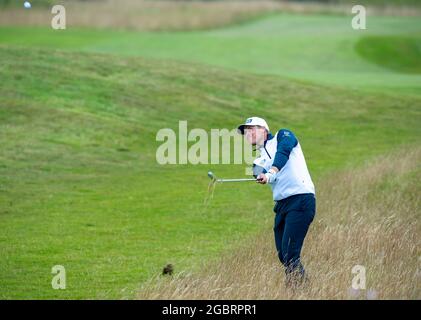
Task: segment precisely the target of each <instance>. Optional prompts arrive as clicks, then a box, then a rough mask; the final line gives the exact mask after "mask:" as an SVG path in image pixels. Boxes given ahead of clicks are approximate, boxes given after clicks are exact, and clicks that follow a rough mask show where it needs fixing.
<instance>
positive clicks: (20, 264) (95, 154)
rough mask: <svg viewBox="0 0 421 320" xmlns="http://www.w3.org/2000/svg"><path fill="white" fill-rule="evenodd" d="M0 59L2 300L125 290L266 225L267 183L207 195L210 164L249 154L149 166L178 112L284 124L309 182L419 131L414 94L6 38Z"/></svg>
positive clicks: (225, 172) (207, 125)
mask: <svg viewBox="0 0 421 320" xmlns="http://www.w3.org/2000/svg"><path fill="white" fill-rule="evenodd" d="M28 57H29V58H28ZM0 61H2V63H1V64H0V68H1V72H0V77H1V86H0V142H1V145H2V148H1V151H0V203H1V206H0V230H1V232H0V254H1V257H2V259H1V260H0V270H1V272H0V287H1V288H2V290H1V292H0V297H2V298H36V299H41V298H61V299H64V298H132V297H134V296H135V294H136V293H137V291H138V288H139V285H140V283H142V282H143V281H145V280H147V279H148V278H149V277H152V276H154V275H156V274H159V273H160V272H161V270H162V267H163V266H164V265H166V264H167V263H173V264H174V265H175V266H176V268H177V269H176V270H187V269H188V268H194V267H195V266H197V265H198V264H200V263H201V262H202V261H206V260H207V259H210V258H212V257H215V256H216V255H217V254H220V253H221V252H223V251H225V250H227V249H228V248H229V247H231V246H234V245H236V243H237V242H236V240H237V239H238V238H240V237H242V236H243V235H245V234H247V235H252V234H254V233H256V232H257V231H258V230H259V229H260V228H262V227H263V226H264V225H265V221H266V220H267V219H268V218H269V217H270V212H271V206H272V202H271V201H270V198H271V195H270V192H269V189H268V188H267V187H266V186H258V185H255V184H250V185H246V184H243V185H236V186H232V185H231V186H230V185H221V186H218V187H217V189H216V190H215V194H214V198H213V200H212V201H211V202H210V204H209V205H208V206H207V207H205V206H203V201H204V198H205V196H206V190H207V185H208V182H209V179H208V177H207V175H206V173H207V172H208V170H212V171H214V172H215V173H216V174H218V175H220V176H221V177H222V176H224V177H241V176H244V173H245V168H246V165H189V166H183V165H178V166H159V165H157V164H156V160H155V152H156V148H157V147H158V146H159V143H158V142H156V141H155V137H156V133H157V131H158V130H159V129H161V128H173V129H174V130H175V131H176V132H178V129H177V128H178V121H179V120H188V121H189V128H203V129H205V130H206V131H208V132H209V130H210V129H212V128H235V126H236V125H238V123H240V122H242V121H244V118H245V117H247V116H249V115H250V114H253V115H254V114H259V115H261V116H262V117H265V118H266V119H267V120H268V122H269V124H270V126H271V127H272V128H273V130H276V129H279V128H282V127H285V128H290V129H291V130H293V131H294V132H295V133H296V134H297V136H298V138H299V139H300V141H301V145H302V147H303V150H304V152H305V155H306V159H307V161H308V165H309V167H310V172H311V174H312V177H313V178H314V179H315V181H316V185H317V182H318V181H319V179H322V177H323V176H324V175H325V174H327V173H328V172H330V171H331V170H335V169H338V168H343V167H346V166H352V167H354V166H355V165H357V164H358V163H361V162H362V161H363V160H364V159H367V158H370V157H372V156H375V155H378V154H383V153H384V152H385V151H388V150H391V149H394V148H396V147H397V146H400V145H402V144H410V143H419V139H420V136H421V131H420V130H421V128H420V126H419V122H420V105H421V101H420V99H416V98H411V99H410V98H393V97H390V96H388V95H368V94H363V93H359V92H349V91H347V90H338V89H332V88H327V87H322V86H317V85H310V84H303V83H300V82H294V81H289V80H285V79H282V78H278V77H268V76H256V75H251V74H246V73H241V72H234V71H228V70H224V69H222V68H214V67H209V66H203V65H198V64H193V63H177V62H174V61H165V60H158V59H144V58H137V57H136V58H135V57H132V58H130V57H122V56H113V55H106V54H92V53H81V52H66V51H58V50H46V49H42V50H40V49H34V48H22V47H13V46H10V47H4V46H2V47H0ZM180 93H182V94H180ZM338 146H339V147H338ZM233 188H235V189H233ZM233 192H234V194H235V201H233ZM250 205H252V206H253V207H255V208H257V209H258V210H256V211H254V210H250ZM262 212H265V213H267V215H266V216H262ZM268 252H269V251H268ZM57 264H60V265H64V266H65V268H66V271H67V273H68V279H67V285H68V287H67V289H66V290H60V291H57V290H53V289H52V288H51V278H52V276H51V267H52V266H54V265H57ZM310 267H311V266H310Z"/></svg>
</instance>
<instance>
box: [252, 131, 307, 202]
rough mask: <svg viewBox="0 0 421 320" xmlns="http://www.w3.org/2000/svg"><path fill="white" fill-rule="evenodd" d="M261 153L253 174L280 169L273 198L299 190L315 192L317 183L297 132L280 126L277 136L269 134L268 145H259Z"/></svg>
mask: <svg viewBox="0 0 421 320" xmlns="http://www.w3.org/2000/svg"><path fill="white" fill-rule="evenodd" d="M259 151H260V156H259V157H258V158H257V159H256V160H254V162H253V174H254V176H255V177H256V176H257V175H258V174H259V173H266V172H268V171H269V169H270V168H271V167H272V166H273V167H276V168H278V169H279V172H278V173H276V174H275V181H274V182H273V183H272V184H271V185H270V186H271V187H272V192H273V200H276V201H277V200H282V199H285V198H288V197H290V196H293V195H296V194H303V193H313V194H315V189H314V184H313V182H312V181H311V177H310V173H309V172H308V169H307V164H306V161H305V159H304V155H303V152H302V150H301V146H300V143H299V142H298V140H297V138H296V137H295V136H294V134H293V133H292V132H291V131H289V130H287V129H281V130H279V131H278V132H277V133H276V134H275V136H273V135H272V134H270V133H269V134H268V138H267V140H266V141H265V143H264V145H263V146H262V147H261V148H260V149H259Z"/></svg>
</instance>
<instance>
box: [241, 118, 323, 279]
mask: <svg viewBox="0 0 421 320" xmlns="http://www.w3.org/2000/svg"><path fill="white" fill-rule="evenodd" d="M238 131H239V133H241V134H243V135H245V138H246V140H247V141H248V142H249V143H250V144H252V145H253V146H255V147H256V148H257V149H258V150H259V151H260V156H259V157H258V158H257V159H255V160H254V162H253V175H254V177H255V178H256V181H257V182H258V183H260V184H269V185H270V186H271V187H272V192H273V200H274V201H275V207H274V208H273V211H274V212H275V213H276V215H275V222H274V228H273V229H274V233H275V244H276V249H277V251H278V257H279V260H280V261H281V263H282V264H283V265H284V266H285V274H286V285H287V286H289V287H296V286H297V285H300V284H302V283H303V282H304V281H305V280H307V277H306V275H305V271H304V267H303V265H302V263H301V261H300V253H301V248H302V246H303V242H304V238H305V236H306V234H307V230H308V228H309V226H310V224H311V222H312V221H313V218H314V215H315V213H316V198H315V189H314V185H313V182H312V180H311V177H310V174H309V172H308V169H307V165H306V161H305V159H304V155H303V152H302V150H301V146H300V143H299V142H298V140H297V138H296V137H295V136H294V134H293V133H292V132H291V131H289V130H287V129H281V130H279V131H278V132H277V133H276V134H275V135H274V136H273V135H272V134H271V133H270V131H269V127H268V125H267V123H266V121H265V120H264V119H262V118H258V117H251V118H248V119H247V120H246V122H245V123H244V124H242V125H240V126H239V127H238Z"/></svg>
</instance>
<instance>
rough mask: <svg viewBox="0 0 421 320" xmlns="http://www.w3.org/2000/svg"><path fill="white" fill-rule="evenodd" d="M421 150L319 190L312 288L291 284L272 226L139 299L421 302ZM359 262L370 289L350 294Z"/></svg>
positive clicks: (309, 247)
mask: <svg viewBox="0 0 421 320" xmlns="http://www.w3.org/2000/svg"><path fill="white" fill-rule="evenodd" d="M420 161H421V149H420V148H414V149H412V150H411V151H409V152H408V150H407V149H402V150H399V152H397V153H395V154H391V155H386V156H382V157H380V158H378V159H376V160H375V161H371V162H367V163H366V164H365V165H364V167H362V168H355V169H352V170H348V171H345V172H342V173H340V174H335V175H332V176H330V177H329V178H327V179H325V180H323V182H321V183H320V184H319V185H318V197H317V208H318V210H317V215H316V218H315V220H314V222H313V224H312V225H311V227H310V231H309V234H308V236H307V239H306V242H305V244H304V249H303V260H304V263H305V265H306V269H307V273H308V275H309V277H310V281H311V282H310V284H309V285H308V286H306V287H304V288H301V289H298V290H291V289H288V288H286V287H285V285H284V282H285V279H284V278H285V275H284V272H283V268H282V267H281V265H280V263H279V261H278V258H277V255H276V249H275V248H274V243H273V235H272V234H273V232H272V230H271V229H272V226H273V225H272V221H271V220H270V221H267V223H266V225H265V226H264V227H263V230H262V232H261V233H260V234H259V235H258V236H253V237H252V238H251V239H249V240H248V241H245V243H243V244H242V245H241V246H240V247H239V248H237V249H236V250H235V251H232V252H230V253H229V254H226V255H224V256H223V257H222V258H218V259H216V260H215V261H213V262H212V263H208V264H204V265H203V267H202V269H201V270H199V271H196V272H189V271H188V270H186V271H184V272H180V273H178V274H176V275H175V276H174V277H162V276H157V277H154V278H153V279H151V280H149V281H148V282H146V283H145V284H144V285H143V287H142V288H141V290H139V294H138V298H139V299H224V300H232V299H234V300H235V299H316V300H318V299H363V300H365V299H420V297H421V287H420V283H419V268H418V265H419V259H418V258H419V256H420V254H421V252H420V244H421V239H420V237H419V234H420V231H421V230H420V224H419V219H420V213H419V207H420V195H421V188H420V184H419V180H420V178H421V170H420V166H419V163H420ZM356 265H361V266H364V268H365V272H366V273H365V274H366V282H365V288H364V289H363V290H359V291H358V290H353V289H352V279H353V277H354V276H355V274H353V273H352V269H353V267H354V266H356Z"/></svg>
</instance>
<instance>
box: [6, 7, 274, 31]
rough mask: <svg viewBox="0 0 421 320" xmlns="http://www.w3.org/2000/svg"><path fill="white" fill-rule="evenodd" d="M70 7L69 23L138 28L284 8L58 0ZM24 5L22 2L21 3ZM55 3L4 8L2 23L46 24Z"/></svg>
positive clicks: (189, 24) (174, 26) (240, 18)
mask: <svg viewBox="0 0 421 320" xmlns="http://www.w3.org/2000/svg"><path fill="white" fill-rule="evenodd" d="M55 3H57V4H62V5H64V7H65V8H66V14H67V15H68V16H69V17H70V19H68V22H67V23H68V26H69V27H71V28H73V27H79V28H80V27H89V28H99V29H104V28H106V29H123V30H124V29H125V30H137V31H165V30H166V31H177V30H185V31H186V30H200V29H209V28H215V27H223V26H226V25H230V24H240V23H242V22H246V21H250V20H252V19H257V18H261V17H263V16H266V15H269V14H271V13H273V12H278V13H279V12H280V10H281V8H282V5H281V4H280V3H279V2H276V1H241V0H239V1H238V0H237V1H235V0H234V1H142V0H140V1H139V0H106V1H83V2H82V1H71V0H70V1H55ZM20 6H21V5H20ZM51 7H52V5H50V6H48V7H47V6H46V5H45V3H37V2H35V3H34V8H33V9H31V10H30V11H29V10H25V9H23V7H22V6H21V7H20V8H19V7H17V6H15V7H10V6H9V7H7V8H3V9H2V11H0V24H2V25H21V26H22V25H29V26H45V25H49V24H50V22H49V21H50V20H51V17H52V15H51Z"/></svg>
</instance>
